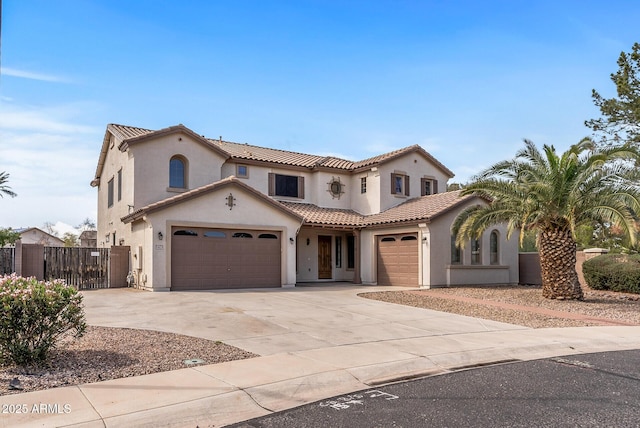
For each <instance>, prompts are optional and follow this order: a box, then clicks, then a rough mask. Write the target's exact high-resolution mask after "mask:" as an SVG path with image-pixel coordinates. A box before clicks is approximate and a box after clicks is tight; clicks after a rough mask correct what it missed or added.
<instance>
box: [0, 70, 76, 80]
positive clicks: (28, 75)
mask: <svg viewBox="0 0 640 428" xmlns="http://www.w3.org/2000/svg"><path fill="white" fill-rule="evenodd" d="M0 73H1V74H3V75H5V76H11V77H19V78H21V79H30V80H40V81H43V82H56V83H70V81H69V80H68V79H66V78H64V77H60V76H53V75H51V74H43V73H36V72H33V71H26V70H17V69H15V68H9V67H2V69H1V71H0Z"/></svg>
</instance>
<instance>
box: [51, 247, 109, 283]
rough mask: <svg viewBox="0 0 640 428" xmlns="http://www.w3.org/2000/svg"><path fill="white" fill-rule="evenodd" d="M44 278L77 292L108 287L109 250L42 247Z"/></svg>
mask: <svg viewBox="0 0 640 428" xmlns="http://www.w3.org/2000/svg"><path fill="white" fill-rule="evenodd" d="M44 277H45V279H47V280H51V279H64V280H65V281H66V283H67V284H69V285H72V286H74V287H76V288H77V289H79V290H88V289H92V288H108V287H109V249H108V248H78V247H44Z"/></svg>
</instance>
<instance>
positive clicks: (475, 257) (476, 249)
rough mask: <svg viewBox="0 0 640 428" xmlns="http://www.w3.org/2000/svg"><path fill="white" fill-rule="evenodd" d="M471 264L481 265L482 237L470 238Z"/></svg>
mask: <svg viewBox="0 0 640 428" xmlns="http://www.w3.org/2000/svg"><path fill="white" fill-rule="evenodd" d="M470 247H471V248H470V250H471V264H472V265H476V266H477V265H481V264H482V237H478V238H472V239H471V245H470Z"/></svg>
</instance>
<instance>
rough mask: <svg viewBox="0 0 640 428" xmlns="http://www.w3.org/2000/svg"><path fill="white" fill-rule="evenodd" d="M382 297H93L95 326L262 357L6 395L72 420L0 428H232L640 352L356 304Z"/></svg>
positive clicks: (6, 404)
mask: <svg viewBox="0 0 640 428" xmlns="http://www.w3.org/2000/svg"><path fill="white" fill-rule="evenodd" d="M394 289H395V288H394ZM377 290H389V288H384V287H363V286H354V285H351V284H349V285H346V284H345V285H341V284H331V285H323V286H314V287H299V288H295V289H260V290H241V291H216V292H172V293H150V292H142V291H137V290H131V289H110V290H96V291H88V292H84V293H83V294H84V296H85V306H86V316H87V321H88V323H89V324H92V325H100V326H113V327H130V328H142V329H145V328H146V329H155V330H161V331H168V332H174V333H180V334H187V335H191V336H196V337H203V338H207V339H212V340H220V341H223V342H225V343H227V344H230V345H235V346H237V347H239V348H242V349H245V350H247V351H251V352H254V353H256V354H259V355H261V357H257V358H250V359H246V360H239V361H229V362H226V363H220V364H212V365H202V366H194V367H189V368H184V369H181V370H175V371H171V372H163V373H155V374H150V375H145V376H139V377H131V378H123V379H114V380H110V381H105V382H98V383H92V384H86V385H78V386H72V387H65V388H55V389H51V390H44V391H34V392H29V393H25V394H17V395H10V396H3V397H0V404H2V406H3V408H7V409H23V408H24V409H34V408H35V409H38V408H39V407H38V406H40V405H41V404H42V403H53V404H59V407H55V409H60V408H62V409H69V412H58V413H53V414H51V413H41V412H36V413H34V412H31V413H21V414H20V413H14V414H10V415H3V418H0V427H12V428H14V427H19V426H25V427H31V426H83V427H89V426H91V427H93V426H96V427H104V426H107V427H121V426H136V427H138V426H149V427H151V426H153V427H160V426H171V427H183V426H185V427H193V426H224V425H227V424H231V423H234V422H239V421H244V420H248V419H251V418H255V417H259V416H263V415H266V414H269V413H272V412H277V411H280V410H285V409H290V408H293V407H296V406H300V405H303V404H306V403H311V402H314V401H317V400H321V399H324V398H327V397H332V396H337V395H340V394H347V393H351V392H353V391H361V390H366V389H368V388H374V387H378V386H380V385H384V384H388V383H390V382H394V381H397V380H402V379H407V378H414V377H421V376H429V375H434V374H441V373H449V372H456V371H459V370H464V369H467V368H470V367H475V366H480V365H487V364H494V363H499V362H505V361H514V360H533V359H539V358H547V357H555V356H562V355H571V354H581V353H590V352H601V351H614V350H625V349H640V327H638V326H635V327H629V326H624V327H622V326H612V327H579V328H578V327H576V328H554V329H530V328H525V327H520V326H514V325H510V324H504V323H499V322H493V321H487V320H482V319H476V318H471V317H464V316H460V315H453V314H448V313H442V312H436V311H432V310H427V309H419V308H412V307H407V306H401V305H396V304H391V303H384V302H379V301H375V300H368V299H364V298H360V297H358V296H357V294H358V293H360V292H364V291H377ZM34 406H35V407H34ZM5 416H6V417H5Z"/></svg>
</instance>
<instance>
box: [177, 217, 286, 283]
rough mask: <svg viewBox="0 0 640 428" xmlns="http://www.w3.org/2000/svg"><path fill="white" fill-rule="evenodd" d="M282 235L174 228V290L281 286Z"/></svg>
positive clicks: (247, 231)
mask: <svg viewBox="0 0 640 428" xmlns="http://www.w3.org/2000/svg"><path fill="white" fill-rule="evenodd" d="M280 239H281V234H280V232H275V231H261V230H230V229H206V228H186V227H174V228H173V229H172V233H171V289H172V290H215V289H224V288H255V287H280V286H281V282H280V281H281V279H280V278H281V276H280Z"/></svg>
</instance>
